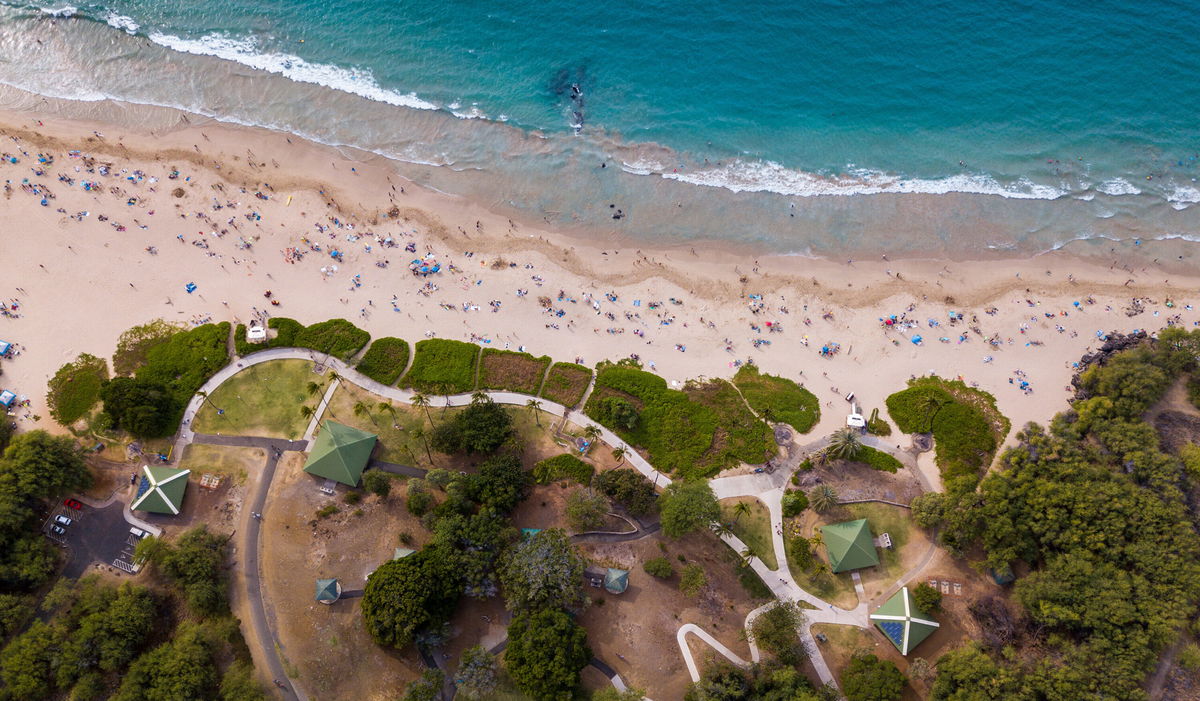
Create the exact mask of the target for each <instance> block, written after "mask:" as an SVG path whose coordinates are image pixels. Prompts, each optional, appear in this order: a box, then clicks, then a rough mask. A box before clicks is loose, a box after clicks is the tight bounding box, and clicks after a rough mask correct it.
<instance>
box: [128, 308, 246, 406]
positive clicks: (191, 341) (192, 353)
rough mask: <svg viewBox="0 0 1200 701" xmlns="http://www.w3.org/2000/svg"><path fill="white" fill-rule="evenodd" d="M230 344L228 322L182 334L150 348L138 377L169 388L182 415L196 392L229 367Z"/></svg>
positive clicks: (138, 370)
mask: <svg viewBox="0 0 1200 701" xmlns="http://www.w3.org/2000/svg"><path fill="white" fill-rule="evenodd" d="M228 340H229V322H227V321H225V322H221V323H220V324H204V325H202V326H197V327H196V328H194V329H190V330H188V331H179V332H177V333H174V334H172V335H171V336H169V337H167V338H166V339H165V340H162V341H161V342H159V343H156V344H155V345H154V346H152V347H150V348H149V349H148V350H147V351H146V361H145V363H144V364H143V365H142V366H141V367H139V368H138V369H137V372H135V373H134V376H135V377H137V379H138V380H143V381H147V382H152V383H156V384H159V385H162V386H163V387H166V388H167V391H169V392H170V393H171V396H172V397H173V398H174V400H175V404H176V406H177V411H178V413H179V414H182V413H183V408H184V407H185V406H186V405H187V403H188V401H189V400H190V399H191V398H192V395H193V394H195V393H196V390H198V389H200V387H201V385H203V384H204V383H205V382H206V381H207V380H208V378H210V377H212V376H213V374H214V373H215V372H216V371H217V370H220V369H221V368H223V367H225V365H227V364H228V363H229V346H228ZM176 421H178V418H176Z"/></svg>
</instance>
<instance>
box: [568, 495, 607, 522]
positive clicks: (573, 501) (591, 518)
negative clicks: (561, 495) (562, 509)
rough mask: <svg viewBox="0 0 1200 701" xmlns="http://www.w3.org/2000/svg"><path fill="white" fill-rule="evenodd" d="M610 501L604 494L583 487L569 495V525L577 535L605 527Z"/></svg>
mask: <svg viewBox="0 0 1200 701" xmlns="http://www.w3.org/2000/svg"><path fill="white" fill-rule="evenodd" d="M608 508H609V506H608V499H606V498H604V495H603V494H599V493H597V492H594V491H592V490H591V489H587V488H584V487H581V488H579V489H576V490H575V491H573V492H571V493H570V494H568V495H567V503H566V515H567V525H569V526H570V527H571V529H572V530H574V531H575V532H576V533H583V532H585V531H595V530H598V529H600V528H601V527H603V526H604V517H605V515H606V514H608Z"/></svg>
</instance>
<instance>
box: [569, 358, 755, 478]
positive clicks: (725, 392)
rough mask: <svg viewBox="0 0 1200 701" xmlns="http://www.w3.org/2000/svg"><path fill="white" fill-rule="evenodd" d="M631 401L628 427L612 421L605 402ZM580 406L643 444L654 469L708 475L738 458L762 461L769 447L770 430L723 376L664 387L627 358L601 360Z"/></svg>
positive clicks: (626, 436)
mask: <svg viewBox="0 0 1200 701" xmlns="http://www.w3.org/2000/svg"><path fill="white" fill-rule="evenodd" d="M609 398H619V399H622V400H624V401H625V402H627V403H629V404H631V405H633V406H634V408H635V409H636V410H637V414H638V418H637V421H636V423H635V425H634V427H633V428H628V424H625V425H616V424H615V423H614V422H613V416H612V412H611V411H609V410H608V404H607V403H606V402H607V400H609ZM585 412H586V413H587V415H588V416H589V417H591V418H592V419H594V420H596V421H599V422H600V423H605V421H606V420H607V421H609V423H608V424H606V425H607V426H608V428H610V429H612V430H613V431H615V432H616V433H617V434H618V435H620V436H621V438H623V439H624V440H625V441H627V442H629V443H632V444H634V445H638V446H642V447H644V448H645V449H646V450H647V452H648V453H649V460H650V462H651V463H652V464H653V465H654V466H655V467H656V468H657V469H659V470H663V471H668V472H674V473H676V474H677V475H679V476H681V477H684V478H699V477H707V476H711V475H713V474H715V473H716V472H718V471H720V470H721V469H723V468H725V467H728V466H730V465H733V464H736V463H737V462H739V461H741V462H749V463H761V462H763V461H765V460H766V458H767V457H768V455H769V454H770V452H771V450H772V449H773V441H772V440H771V437H770V430H769V429H768V428H767V426H766V425H765V424H763V423H762V422H761V421H758V420H757V419H755V418H754V416H753V415H752V414H751V413H750V411H749V410H748V409H747V408H746V405H745V403H744V402H742V401H741V398H740V397H739V396H738V394H737V391H736V390H735V389H734V388H733V387H732V386H731V385H730V384H729V383H728V382H725V381H724V380H715V381H712V382H708V383H703V384H699V383H693V384H690V385H689V387H688V391H687V392H686V393H685V392H681V391H679V390H674V389H669V388H668V387H667V382H666V380H664V379H663V378H661V377H659V376H658V375H654V374H652V373H649V372H644V371H642V370H640V369H638V368H637V367H635V366H631V365H629V364H627V363H626V362H624V361H623V362H622V363H618V364H615V365H614V364H606V365H602V366H601V368H600V370H599V373H598V374H597V376H596V387H595V389H594V390H593V392H592V396H591V398H590V399H589V400H588V402H587V406H586V407H585Z"/></svg>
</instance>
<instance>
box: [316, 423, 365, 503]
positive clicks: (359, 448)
mask: <svg viewBox="0 0 1200 701" xmlns="http://www.w3.org/2000/svg"><path fill="white" fill-rule="evenodd" d="M376 440H377V438H376V436H375V434H373V433H367V432H366V431H363V430H361V429H357V428H354V427H353V426H347V425H345V424H340V423H338V422H336V421H325V422H323V423H322V424H321V435H319V436H317V442H316V445H314V446H313V449H312V452H311V453H309V454H308V460H307V461H306V462H305V463H304V471H305V472H307V473H309V474H312V475H317V476H318V477H324V478H325V479H331V480H334V481H336V482H341V483H342V484H344V485H347V486H350V487H357V486H358V483H359V481H360V480H361V479H362V473H363V470H364V469H366V467H367V461H368V460H370V459H371V451H372V450H374V449H375V441H376Z"/></svg>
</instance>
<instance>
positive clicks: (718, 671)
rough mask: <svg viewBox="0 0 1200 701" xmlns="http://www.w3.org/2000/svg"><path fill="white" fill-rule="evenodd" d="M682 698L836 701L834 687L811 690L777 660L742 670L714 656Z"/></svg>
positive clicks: (690, 700) (801, 676)
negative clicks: (829, 689)
mask: <svg viewBox="0 0 1200 701" xmlns="http://www.w3.org/2000/svg"><path fill="white" fill-rule="evenodd" d="M683 698H684V701H836V699H838V698H840V696H839V694H838V693H837V691H836V690H834V691H833V692H832V693H829V692H827V691H825V690H822V691H821V692H817V691H814V690H813V688H812V685H811V684H810V683H809V681H808V679H806V678H805V676H804V674H803V673H802V672H800V671H799V670H798V669H797V668H796V667H793V666H790V665H784V664H780V663H777V662H766V663H762V664H753V665H750V667H749V668H747V669H743V668H741V667H735V666H734V665H733V664H731V663H730V662H729V661H728V660H725V659H723V658H717V659H716V660H714V661H712V662H710V663H709V664H708V665H707V666H706V667H705V668H704V671H703V672H702V673H701V675H700V681H698V682H696V683H694V684H692V685H691V687H690V688H689V689H688V691H687V694H685V695H684V697H683Z"/></svg>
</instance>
